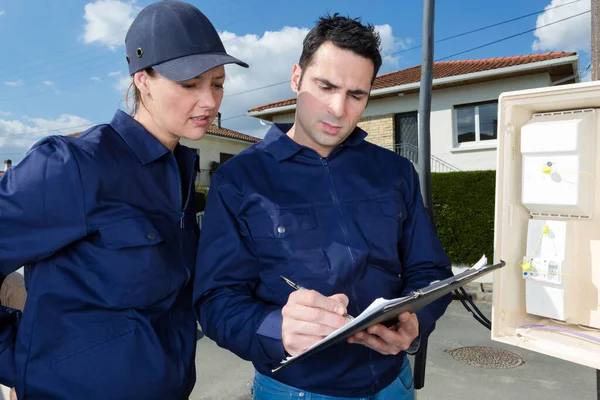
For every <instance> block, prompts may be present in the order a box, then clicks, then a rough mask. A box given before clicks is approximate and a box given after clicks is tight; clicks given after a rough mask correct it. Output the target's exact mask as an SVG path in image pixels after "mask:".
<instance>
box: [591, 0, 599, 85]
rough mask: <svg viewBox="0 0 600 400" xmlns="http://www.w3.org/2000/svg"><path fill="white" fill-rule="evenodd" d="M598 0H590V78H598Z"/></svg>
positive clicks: (595, 79)
mask: <svg viewBox="0 0 600 400" xmlns="http://www.w3.org/2000/svg"><path fill="white" fill-rule="evenodd" d="M599 13H600V0H592V60H591V62H592V80H594V81H597V80H599V79H600V14H599Z"/></svg>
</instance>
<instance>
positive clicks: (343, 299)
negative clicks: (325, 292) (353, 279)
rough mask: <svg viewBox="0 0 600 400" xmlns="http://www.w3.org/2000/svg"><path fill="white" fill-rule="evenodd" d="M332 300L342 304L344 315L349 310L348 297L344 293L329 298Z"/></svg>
mask: <svg viewBox="0 0 600 400" xmlns="http://www.w3.org/2000/svg"><path fill="white" fill-rule="evenodd" d="M329 298H330V299H332V300H334V301H337V302H338V303H340V304H341V305H342V306H344V313H345V312H346V309H347V308H348V303H349V300H348V296H346V295H345V294H343V293H338V294H334V295H333V296H329Z"/></svg>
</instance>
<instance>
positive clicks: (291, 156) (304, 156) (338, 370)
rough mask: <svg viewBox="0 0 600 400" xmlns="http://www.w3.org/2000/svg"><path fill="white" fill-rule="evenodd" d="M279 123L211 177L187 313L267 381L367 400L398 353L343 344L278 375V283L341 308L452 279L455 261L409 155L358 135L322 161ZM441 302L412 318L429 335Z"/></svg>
mask: <svg viewBox="0 0 600 400" xmlns="http://www.w3.org/2000/svg"><path fill="white" fill-rule="evenodd" d="M290 128H291V125H284V124H282V125H274V126H273V127H272V128H271V130H270V131H269V132H268V134H267V136H266V137H265V139H264V140H263V141H262V142H260V143H257V144H256V145H253V146H252V147H250V148H249V149H246V150H245V151H243V152H242V153H240V154H238V155H237V156H236V157H234V158H233V159H231V160H229V161H227V163H225V164H223V165H222V166H221V167H220V168H219V169H218V170H217V171H216V173H215V174H214V175H213V177H212V182H211V186H210V190H209V195H208V200H207V208H206V214H205V215H206V216H205V219H204V222H203V227H202V233H201V234H200V242H199V248H198V256H197V266H196V276H195V283H194V307H195V310H196V312H197V313H198V314H199V317H200V324H201V325H202V327H203V330H204V332H205V333H206V334H207V335H208V336H209V337H210V338H212V339H214V340H215V341H216V342H217V343H218V344H219V345H220V346H222V347H225V348H227V349H230V350H231V351H233V352H234V353H235V354H237V355H238V356H240V357H242V358H244V359H246V360H251V361H252V362H253V363H254V366H255V367H256V368H257V369H258V371H260V372H261V373H262V374H265V375H268V376H271V377H274V378H275V379H277V380H279V381H281V382H283V383H285V384H288V385H291V386H294V387H297V388H300V389H303V390H307V391H310V392H317V393H321V394H325V395H330V396H338V397H363V396H368V395H370V394H373V393H376V392H378V391H379V390H381V389H382V388H384V387H385V386H387V385H389V384H390V383H391V382H392V381H393V380H394V379H395V378H396V377H397V375H398V374H399V372H400V368H401V365H402V361H403V357H404V356H405V354H404V353H400V354H399V355H398V356H384V355H381V354H379V353H377V352H375V351H372V350H369V349H368V348H367V347H364V346H362V345H357V344H352V345H350V344H340V345H337V346H332V347H331V348H329V349H327V350H325V351H322V352H321V353H318V354H315V355H314V356H311V357H310V358H308V359H306V360H304V361H302V362H300V363H298V364H296V365H294V366H291V367H289V368H287V369H286V370H284V371H281V373H278V374H276V375H273V374H271V372H270V371H271V369H272V368H273V367H275V366H276V365H278V364H279V363H280V362H281V360H282V359H283V358H285V353H284V349H283V345H282V342H281V321H282V316H281V309H282V307H283V305H285V303H286V302H287V299H288V296H289V295H290V293H291V291H292V290H293V289H292V288H290V287H289V286H288V285H287V284H286V283H285V282H284V281H283V280H282V279H281V278H280V276H281V275H283V276H286V277H288V278H290V279H291V280H293V281H295V282H296V283H298V284H300V285H301V286H303V287H305V288H309V289H314V290H317V291H319V292H320V293H322V294H324V295H326V296H330V295H333V294H335V293H344V294H346V295H347V296H348V298H349V300H350V303H349V306H348V313H349V314H350V315H355V316H356V315H358V314H360V313H361V312H362V311H363V310H364V309H365V308H366V307H367V306H368V305H369V304H370V303H371V302H372V301H373V300H374V299H376V298H378V297H384V298H388V299H389V298H394V297H399V296H401V295H405V294H407V293H409V292H410V291H412V290H416V289H419V288H421V287H423V286H426V285H428V284H429V283H430V282H432V281H434V280H438V279H444V278H447V277H449V276H451V274H452V273H451V270H450V260H449V259H448V257H447V256H446V254H445V252H444V250H443V248H442V245H441V244H440V241H439V239H438V237H437V234H436V232H435V229H434V227H433V225H432V223H431V219H430V218H429V215H428V213H427V211H426V209H425V208H424V206H423V202H422V198H421V195H420V192H419V182H418V177H417V174H416V172H415V169H414V167H413V166H412V164H411V163H410V162H409V161H408V160H407V159H405V158H403V157H400V156H398V155H396V154H394V153H393V152H391V151H388V150H385V149H383V148H381V147H378V146H376V145H374V144H372V143H369V142H367V141H365V140H364V139H365V137H366V133H365V132H364V131H362V130H361V129H359V128H357V129H355V131H354V132H353V133H352V134H351V135H350V136H349V138H348V139H346V141H345V142H344V143H343V144H342V145H340V146H338V147H337V148H336V149H335V150H334V151H333V152H332V153H331V154H330V155H329V156H328V157H326V158H322V157H320V156H319V155H318V154H317V153H316V152H315V151H313V150H312V149H309V148H307V147H303V146H300V145H298V144H296V143H295V142H294V141H293V140H291V139H290V138H289V137H288V136H287V135H286V134H285V132H287V131H288V130H289V129H290ZM449 302H450V297H449V296H446V297H444V298H442V299H440V300H438V301H436V302H434V303H432V304H431V305H429V306H428V307H425V308H424V309H422V310H421V311H419V312H418V313H417V316H418V319H419V323H420V327H421V331H422V332H424V331H426V330H429V329H431V327H432V326H433V323H434V322H435V320H437V319H438V318H439V317H440V316H441V315H442V314H443V313H444V311H445V309H446V307H447V305H448V304H449Z"/></svg>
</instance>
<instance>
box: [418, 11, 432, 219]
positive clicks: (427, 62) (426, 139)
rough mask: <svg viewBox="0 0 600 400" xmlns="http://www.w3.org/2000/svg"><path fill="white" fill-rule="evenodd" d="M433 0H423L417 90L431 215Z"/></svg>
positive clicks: (422, 170)
mask: <svg viewBox="0 0 600 400" xmlns="http://www.w3.org/2000/svg"><path fill="white" fill-rule="evenodd" d="M434 14H435V0H423V38H422V43H423V45H422V49H423V51H422V63H421V89H420V91H419V158H418V162H417V167H418V172H419V180H420V182H421V195H422V196H423V203H424V204H425V208H427V210H428V211H429V214H430V215H433V199H432V196H431V136H430V116H431V84H432V81H433V22H434Z"/></svg>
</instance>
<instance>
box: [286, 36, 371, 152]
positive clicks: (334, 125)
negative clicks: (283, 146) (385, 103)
mask: <svg viewBox="0 0 600 400" xmlns="http://www.w3.org/2000/svg"><path fill="white" fill-rule="evenodd" d="M374 68H375V67H374V65H373V62H372V61H371V60H369V59H368V58H364V57H362V56H359V55H357V54H355V53H353V52H351V51H349V50H344V49H341V48H339V47H336V46H335V45H333V44H332V43H331V42H325V43H323V44H322V45H321V47H319V49H318V50H317V51H316V53H315V54H314V56H313V59H312V61H311V63H310V64H309V65H308V66H307V67H306V68H305V69H304V71H303V70H302V69H301V68H300V66H299V65H298V64H296V65H295V66H294V70H293V72H292V90H293V91H294V92H296V93H297V94H298V99H297V103H296V123H295V130H294V133H293V136H294V137H293V139H294V140H295V141H296V142H297V143H299V144H301V145H304V146H307V147H310V148H312V149H313V150H315V151H316V152H317V153H319V155H321V157H326V156H328V155H329V153H331V151H332V150H333V149H334V148H335V147H337V146H338V145H339V144H340V143H342V142H343V141H344V140H345V139H346V138H347V137H348V136H349V135H350V133H352V131H353V130H354V128H355V127H356V124H357V123H358V121H359V120H360V117H361V115H362V113H363V112H364V111H365V108H366V106H367V102H368V99H369V91H370V89H371V79H372V78H373V70H374ZM300 81H302V82H300Z"/></svg>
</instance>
